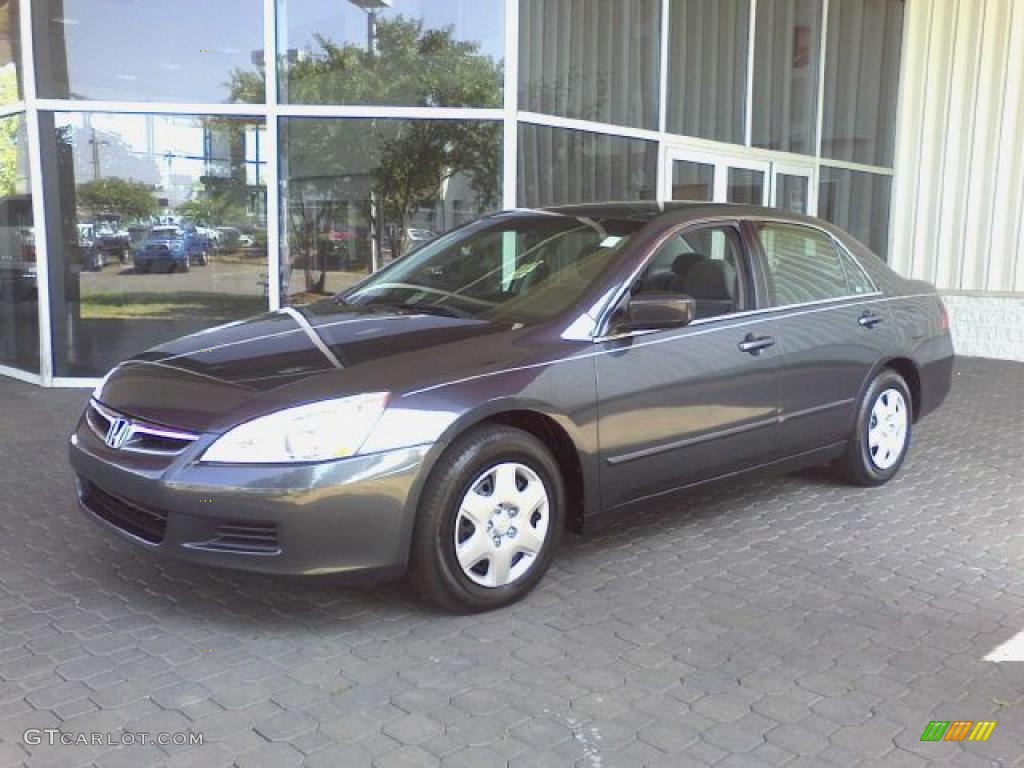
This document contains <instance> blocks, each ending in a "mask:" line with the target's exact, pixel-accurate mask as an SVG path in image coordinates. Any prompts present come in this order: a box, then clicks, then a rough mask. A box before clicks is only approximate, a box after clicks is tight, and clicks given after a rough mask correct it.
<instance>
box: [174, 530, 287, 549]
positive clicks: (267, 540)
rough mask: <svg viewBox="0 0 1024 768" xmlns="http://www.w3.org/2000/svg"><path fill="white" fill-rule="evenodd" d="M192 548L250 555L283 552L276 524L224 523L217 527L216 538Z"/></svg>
mask: <svg viewBox="0 0 1024 768" xmlns="http://www.w3.org/2000/svg"><path fill="white" fill-rule="evenodd" d="M192 546H194V547H196V548H197V549H214V550H217V551H219V552H237V553H240V554H250V555H276V554H278V553H280V551H281V546H280V544H279V543H278V541H277V525H275V524H274V523H223V524H221V525H219V526H217V535H216V536H215V537H214V538H212V539H210V540H209V541H204V542H202V543H201V544H194V545H192Z"/></svg>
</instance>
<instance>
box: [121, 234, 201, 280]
mask: <svg viewBox="0 0 1024 768" xmlns="http://www.w3.org/2000/svg"><path fill="white" fill-rule="evenodd" d="M209 263H210V240H209V238H208V237H206V236H205V235H201V234H200V233H199V232H197V231H196V230H195V229H182V228H181V227H175V226H160V227H153V229H151V230H150V231H149V234H148V235H146V240H145V242H144V243H143V244H142V247H141V248H139V249H138V250H137V251H136V252H135V271H136V272H159V271H164V272H188V271H189V269H190V268H191V267H192V265H193V264H195V265H197V266H201V267H203V266H206V265H207V264H209Z"/></svg>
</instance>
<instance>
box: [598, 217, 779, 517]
mask: <svg viewBox="0 0 1024 768" xmlns="http://www.w3.org/2000/svg"><path fill="white" fill-rule="evenodd" d="M753 286H754V283H753V279H752V270H751V266H750V260H749V255H748V251H747V249H746V248H745V246H744V244H743V242H742V238H741V236H740V232H739V229H738V227H737V225H736V224H735V223H732V222H729V223H725V224H714V225H706V226H701V227H695V228H692V229H687V230H684V231H683V232H681V233H680V234H678V235H676V236H675V237H672V238H670V239H669V240H668V241H667V242H666V243H665V245H664V246H662V248H660V249H659V251H658V252H657V253H656V254H654V256H653V257H652V259H651V260H650V262H649V264H648V266H647V268H646V269H645V270H644V272H642V273H641V275H640V276H639V277H638V278H637V280H636V281H634V284H633V286H632V291H633V292H641V291H642V292H648V291H661V292H670V293H678V294H683V295H689V296H691V297H692V298H694V299H695V300H696V305H697V317H696V319H695V320H694V322H693V323H692V324H690V325H689V326H687V327H685V328H676V329H670V330H663V331H656V332H647V333H645V332H640V333H634V334H627V335H626V336H625V337H616V338H609V339H606V340H602V341H599V342H597V343H598V345H599V354H598V355H597V358H596V369H597V387H598V411H599V421H598V428H599V436H600V443H601V460H602V461H601V467H602V469H601V488H602V501H603V504H604V506H606V507H612V506H615V505H617V504H622V503H625V502H628V501H632V500H634V499H637V498H640V497H643V496H649V495H653V494H657V493H659V492H663V491H666V490H671V489H673V488H677V487H680V486H683V485H687V484H690V483H693V482H697V481H700V480H703V479H706V478H709V477H712V476H715V475H719V474H722V473H725V472H728V471H730V470H733V469H738V468H742V467H747V466H750V465H753V464H757V463H760V462H762V461H764V460H765V459H766V458H768V457H770V456H771V455H772V452H773V444H774V435H775V427H776V417H777V408H778V400H777V397H778V376H779V359H778V348H777V345H775V343H774V334H775V330H774V321H773V320H772V319H771V318H770V317H763V318H756V317H751V316H749V315H746V314H744V313H746V312H748V311H750V310H752V309H754V308H755V304H754V301H755V297H754V290H753Z"/></svg>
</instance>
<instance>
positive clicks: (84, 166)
mask: <svg viewBox="0 0 1024 768" xmlns="http://www.w3.org/2000/svg"><path fill="white" fill-rule="evenodd" d="M45 117H46V119H45V121H44V126H43V137H42V138H43V142H42V146H43V158H44V166H43V173H44V175H46V177H47V180H48V182H49V184H48V192H49V191H50V189H52V194H48V195H47V200H48V202H49V203H51V204H52V205H51V206H50V207H48V210H47V216H48V221H47V229H48V230H49V236H50V239H49V247H50V254H49V255H50V288H51V290H50V296H51V305H52V306H51V312H52V315H53V317H52V338H53V351H54V373H55V374H56V375H57V376H96V375H102V373H103V372H104V371H106V370H108V369H109V368H111V367H112V366H113V365H115V364H116V363H117V362H118V361H119V360H123V359H125V358H126V357H129V356H131V355H133V354H135V353H136V352H138V351H140V350H143V349H146V348H147V347H151V346H153V345H155V344H159V343H160V342H162V341H167V340H170V339H173V338H175V337H177V336H181V335H184V334H187V333H193V332H195V331H199V330H202V329H203V328H208V327H210V326H213V325H217V324H219V323H224V322H228V321H230V320H237V319H241V318H243V317H246V316H249V315H253V314H256V313H258V312H260V311H263V310H265V309H266V308H267V293H268V290H269V289H270V287H271V285H272V281H268V278H267V242H266V188H265V181H264V175H265V170H264V168H265V165H266V162H267V159H266V157H265V156H261V155H260V154H258V153H254V152H253V151H252V150H253V148H254V147H257V146H259V143H260V136H261V135H262V134H263V132H264V126H263V123H262V122H261V121H257V120H253V119H246V118H226V117H216V118H214V117H190V116H182V115H174V116H168V115H123V114H107V113H97V112H84V113H83V112H60V113H56V114H48V115H46V116H45Z"/></svg>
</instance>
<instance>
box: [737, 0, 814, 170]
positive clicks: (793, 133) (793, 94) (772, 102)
mask: <svg viewBox="0 0 1024 768" xmlns="http://www.w3.org/2000/svg"><path fill="white" fill-rule="evenodd" d="M821 7H822V6H821V0H758V3H757V25H756V28H755V35H756V39H755V42H754V108H753V113H754V115H753V143H754V146H755V147H764V148H766V149H777V150H782V151H784V152H799V153H801V154H805V155H811V154H814V151H815V147H814V137H815V132H816V128H817V109H816V107H815V105H816V104H817V100H818V71H819V70H818V67H819V62H820V57H821Z"/></svg>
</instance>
